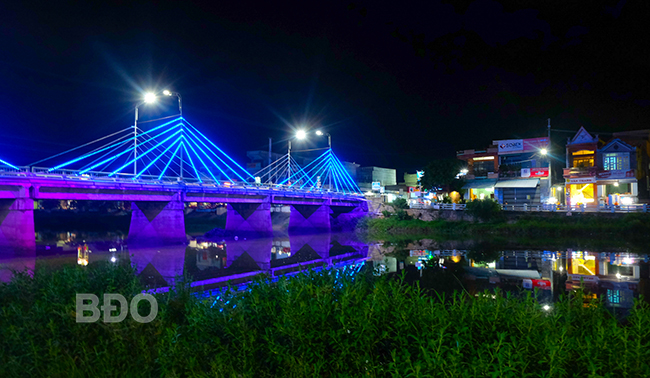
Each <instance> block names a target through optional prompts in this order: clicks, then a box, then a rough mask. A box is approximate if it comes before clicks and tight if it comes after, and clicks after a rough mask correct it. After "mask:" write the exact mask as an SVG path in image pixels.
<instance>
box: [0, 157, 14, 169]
mask: <svg viewBox="0 0 650 378" xmlns="http://www.w3.org/2000/svg"><path fill="white" fill-rule="evenodd" d="M0 163H2V164H4V165H6V166H7V167H11V168H13V169H18V167H16V166H15V165H13V164H9V163H7V162H6V161H4V160H2V159H0Z"/></svg>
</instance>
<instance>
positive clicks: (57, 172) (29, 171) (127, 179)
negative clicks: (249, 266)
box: [0, 167, 365, 198]
mask: <svg viewBox="0 0 650 378" xmlns="http://www.w3.org/2000/svg"><path fill="white" fill-rule="evenodd" d="M18 168H19V169H14V168H11V167H0V176H14V177H15V176H32V177H41V178H52V179H63V180H78V181H85V182H88V181H93V182H106V183H108V182H111V183H115V182H121V183H137V184H145V185H179V184H182V185H184V186H190V187H214V188H231V189H241V190H256V191H259V190H263V191H269V192H274V193H292V194H295V193H304V194H316V195H321V196H329V197H337V198H349V197H351V196H352V197H357V198H365V197H364V196H363V194H361V193H349V192H348V193H344V192H329V191H327V190H324V189H314V188H310V189H300V188H296V187H295V186H289V185H273V184H271V185H268V184H266V185H265V184H256V183H250V182H244V181H235V182H234V183H233V182H231V181H222V182H216V181H214V180H213V179H212V178H207V177H206V178H204V179H202V180H201V181H199V180H198V179H196V178H184V179H183V180H182V181H181V180H180V179H179V178H178V177H175V176H163V177H158V176H152V175H141V176H139V177H138V178H137V179H134V175H133V174H132V173H131V174H128V173H117V174H112V173H110V172H101V171H88V172H84V173H83V174H79V171H78V170H72V169H50V168H46V167H18Z"/></svg>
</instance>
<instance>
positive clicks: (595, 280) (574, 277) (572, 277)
mask: <svg viewBox="0 0 650 378" xmlns="http://www.w3.org/2000/svg"><path fill="white" fill-rule="evenodd" d="M568 278H569V279H570V280H571V281H580V279H582V280H583V281H584V282H586V283H598V281H599V279H598V277H597V276H585V275H584V274H569V277H568Z"/></svg>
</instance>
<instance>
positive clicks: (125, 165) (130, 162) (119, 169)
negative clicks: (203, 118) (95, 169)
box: [80, 128, 183, 177]
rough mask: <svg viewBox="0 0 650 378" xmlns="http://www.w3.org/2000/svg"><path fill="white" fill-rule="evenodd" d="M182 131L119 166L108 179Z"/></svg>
mask: <svg viewBox="0 0 650 378" xmlns="http://www.w3.org/2000/svg"><path fill="white" fill-rule="evenodd" d="M172 129H173V128H172ZM172 129H170V130H172ZM182 131H183V130H178V131H177V132H175V133H173V134H172V135H170V136H168V137H167V138H165V140H163V141H162V142H159V143H158V144H157V145H156V146H154V147H153V148H150V149H148V150H147V152H145V153H144V154H142V155H139V156H138V157H137V158H136V159H133V160H131V161H129V162H127V163H126V164H124V165H123V166H121V167H120V168H118V169H116V170H114V171H113V172H112V173H111V174H109V175H108V177H111V176H114V175H115V174H116V173H118V172H119V171H121V170H122V169H124V168H126V167H128V166H129V165H131V164H133V162H134V161H136V160H140V159H142V158H143V157H144V156H147V154H149V153H150V152H151V151H153V149H154V148H156V147H158V146H160V145H161V144H163V143H165V142H167V141H168V140H170V139H171V138H173V137H174V136H176V134H179V133H181V132H182ZM123 153H124V152H123ZM80 173H81V174H83V173H84V171H81V172H80Z"/></svg>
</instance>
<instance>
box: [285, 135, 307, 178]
mask: <svg viewBox="0 0 650 378" xmlns="http://www.w3.org/2000/svg"><path fill="white" fill-rule="evenodd" d="M306 137H307V132H306V131H305V130H298V131H296V137H295V138H296V139H299V140H302V139H305V138H306ZM287 165H288V170H287V183H288V184H289V185H291V139H289V151H288V153H287Z"/></svg>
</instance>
